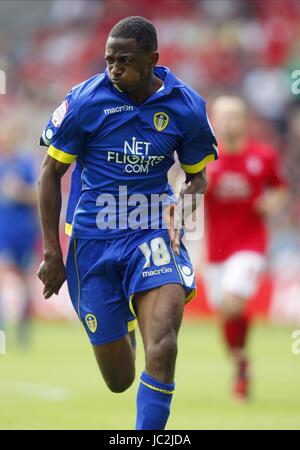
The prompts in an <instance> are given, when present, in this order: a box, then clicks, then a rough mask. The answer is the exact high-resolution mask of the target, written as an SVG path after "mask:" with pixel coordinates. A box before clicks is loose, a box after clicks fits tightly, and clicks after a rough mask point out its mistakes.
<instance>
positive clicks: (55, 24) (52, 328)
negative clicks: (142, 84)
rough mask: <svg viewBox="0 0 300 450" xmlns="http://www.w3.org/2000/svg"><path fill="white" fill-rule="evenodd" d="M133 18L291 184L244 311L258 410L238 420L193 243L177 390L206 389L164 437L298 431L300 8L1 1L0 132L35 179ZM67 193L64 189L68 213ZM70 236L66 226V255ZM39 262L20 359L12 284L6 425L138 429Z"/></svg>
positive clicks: (223, 1)
mask: <svg viewBox="0 0 300 450" xmlns="http://www.w3.org/2000/svg"><path fill="white" fill-rule="evenodd" d="M128 15H143V16H146V17H147V18H149V19H151V20H153V21H154V23H155V25H156V27H157V31H158V36H159V49H160V55H161V56H160V63H161V64H164V65H167V66H169V67H170V68H171V69H172V70H173V71H174V72H175V73H176V75H177V76H179V77H180V78H182V79H184V80H185V81H186V82H188V83H190V84H191V85H192V86H193V87H194V88H195V89H197V90H198V91H199V92H200V93H201V95H203V96H204V97H205V98H206V99H207V101H208V105H209V104H210V102H211V101H212V100H213V99H214V98H215V97H216V96H218V95H220V94H227V93H233V94H241V95H243V96H244V97H245V98H246V99H247V101H248V102H249V104H250V106H251V120H250V121H249V130H250V133H251V135H252V136H255V137H257V138H260V139H263V140H266V141H268V142H269V143H272V144H273V145H274V146H276V148H278V151H279V152H280V158H281V164H282V171H283V173H284V174H285V176H286V178H287V179H288V182H289V198H288V201H287V202H286V204H285V207H284V208H283V210H282V211H281V212H280V213H279V214H278V215H277V216H276V217H272V218H271V219H270V220H269V228H270V233H271V244H270V249H269V256H268V273H267V274H266V275H265V277H264V279H263V280H262V283H261V286H260V289H259V292H258V293H257V295H256V296H255V298H253V299H252V301H251V302H250V304H249V310H250V312H251V313H252V314H254V315H255V316H256V317H257V326H256V328H255V329H254V331H253V336H252V347H251V348H252V353H253V357H254V360H255V361H256V363H255V372H256V373H255V378H257V380H256V384H255V395H254V400H253V402H252V403H251V405H248V408H247V407H246V406H245V407H244V406H243V407H241V409H236V408H235V407H234V406H233V405H232V404H231V403H230V399H229V396H228V393H227V390H228V386H227V385H228V383H229V368H228V366H227V364H226V356H225V353H224V351H223V349H222V348H221V342H220V340H219V337H218V332H217V329H216V326H215V321H214V318H213V317H211V315H212V314H211V311H210V310H209V307H208V305H207V302H206V300H205V290H204V288H203V286H202V282H201V271H202V269H203V267H204V265H205V259H204V256H203V245H202V241H196V243H195V242H194V241H193V242H192V245H191V246H190V250H191V253H192V258H193V261H194V265H195V268H196V271H197V277H198V296H197V299H196V300H194V301H193V302H192V303H191V304H190V305H189V306H188V307H187V308H186V320H185V324H184V326H183V330H182V340H181V341H180V343H181V346H180V357H179V361H178V373H177V382H178V383H179V384H180V380H184V379H186V378H187V376H189V377H191V380H192V381H191V384H193V380H194V381H195V380H202V381H201V386H200V387H199V392H198V394H197V395H196V394H195V391H194V390H192V388H191V387H189V390H188V389H187V388H186V391H185V390H184V389H185V388H184V383H183V382H182V385H181V387H180V389H178V396H177V397H176V401H175V406H174V408H175V411H176V413H174V416H173V417H172V420H171V422H170V424H169V427H170V428H268V427H270V428H300V413H299V401H300V395H299V387H300V385H299V364H300V359H299V358H300V355H298V356H297V355H295V354H293V353H292V350H291V346H292V339H291V333H292V331H293V330H295V329H297V328H300V327H299V324H300V301H299V300H300V235H299V225H300V201H299V191H300V189H299V188H300V181H299V180H300V95H299V93H298V95H297V89H296V90H295V89H292V86H293V83H294V85H295V80H294V79H293V78H292V75H293V73H294V71H295V70H299V69H300V25H299V24H300V2H299V1H297V0H295V1H292V0H286V1H284V0H281V1H280V0H268V1H263V0H201V1H200V0H199V1H184V0H172V1H163V0H136V1H135V0H131V1H127V2H123V1H118V0H102V1H100V0H99V1H97V0H66V1H59V0H53V1H48V0H44V1H42V2H37V1H28V0H22V1H15V0H11V1H3V0H2V1H1V2H0V70H1V71H2V72H4V73H5V75H6V94H5V95H0V118H1V123H2V124H0V127H1V126H2V127H5V124H7V123H10V126H12V127H13V128H14V130H15V136H16V141H17V144H16V145H17V146H18V149H20V151H22V152H27V153H32V157H33V161H34V162H35V165H36V167H37V170H38V167H39V166H40V164H41V161H42V159H43V156H44V150H43V149H42V148H39V147H38V146H37V141H38V139H39V135H40V133H41V131H42V130H43V127H44V125H45V124H46V123H47V121H48V118H49V115H50V114H51V112H52V111H53V110H54V109H55V108H56V106H57V105H58V104H59V103H60V101H61V100H62V99H63V97H64V96H65V94H66V93H67V91H68V90H69V88H70V87H71V86H72V85H75V84H77V83H79V82H80V81H82V80H84V79H86V78H88V77H90V76H92V75H93V74H94V73H97V72H101V71H102V70H103V68H104V59H103V50H104V45H105V40H106V36H107V33H108V32H109V30H110V29H111V27H112V26H113V24H114V23H115V22H116V21H117V20H119V19H121V18H123V17H125V16H128ZM298 88H299V84H298ZM298 90H299V89H298ZM179 179H180V175H179V172H178V169H177V168H175V169H174V171H173V173H172V180H173V182H174V183H175V184H176V185H179V184H180V183H179ZM68 188H69V181H68V178H66V179H65V180H64V184H63V192H64V205H63V208H65V203H66V198H67V194H68ZM63 217H64V211H63V213H62V219H63ZM12 226H13V225H12ZM63 228H64V223H63V220H62V233H61V239H62V244H63V247H64V249H66V246H67V238H66V236H65V235H64V233H63ZM40 259H41V246H40V245H39V246H38V247H37V250H36V262H35V264H34V266H33V269H32V280H31V291H32V300H33V304H32V315H33V317H34V326H33V341H32V344H31V346H30V347H29V348H28V349H26V350H25V349H23V350H21V349H20V348H18V347H17V346H16V343H15V341H14V327H15V323H16V320H17V317H18V309H19V297H20V290H21V289H22V288H21V286H20V285H19V283H18V279H17V278H16V276H15V274H14V273H13V272H10V273H7V274H5V283H4V286H3V296H2V302H3V304H4V311H5V316H6V319H7V321H8V323H9V324H10V327H9V329H8V332H7V354H6V355H0V365H1V371H0V392H1V397H2V402H3V404H2V407H1V410H0V428H39V427H40V428H65V427H66V428H81V427H82V428H93V427H95V428H129V427H132V424H133V412H134V388H133V389H132V390H131V392H130V393H126V394H124V395H122V396H121V397H120V398H119V397H118V398H117V397H116V396H114V395H112V394H110V393H109V392H107V391H106V390H105V388H104V384H103V382H102V381H100V383H99V380H98V374H97V370H96V367H95V364H94V361H93V359H92V355H90V351H89V346H88V343H87V342H86V338H85V336H84V332H83V331H82V330H80V329H79V328H80V327H79V325H78V323H77V322H74V320H73V319H74V314H73V311H72V309H71V307H70V303H69V300H68V295H67V291H66V287H65V286H64V288H63V289H62V290H61V293H60V295H59V297H58V298H55V299H51V300H50V301H48V302H45V301H43V300H42V289H41V284H40V282H39V280H37V277H36V276H35V272H36V270H37V266H38V262H39V260H40ZM139 347H140V351H139V359H138V365H139V367H141V366H142V351H141V345H139ZM76 373H77V375H78V376H77V377H76ZM73 374H75V375H74V376H73ZM87 380H88V382H87ZM178 380H179V381H178ZM180 391H181V392H180ZM28 408H30V409H29V411H30V413H29V414H28ZM129 411H130V413H129Z"/></svg>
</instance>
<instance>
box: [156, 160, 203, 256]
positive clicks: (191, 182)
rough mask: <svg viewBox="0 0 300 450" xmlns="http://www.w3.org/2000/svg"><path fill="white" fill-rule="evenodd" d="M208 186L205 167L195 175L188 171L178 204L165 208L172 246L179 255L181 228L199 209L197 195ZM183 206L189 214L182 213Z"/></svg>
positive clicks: (165, 218) (165, 217)
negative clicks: (188, 201)
mask: <svg viewBox="0 0 300 450" xmlns="http://www.w3.org/2000/svg"><path fill="white" fill-rule="evenodd" d="M206 186H207V178H206V169H205V168H204V169H203V170H201V172H198V173H196V174H195V175H191V174H188V173H186V181H185V183H183V185H182V187H181V190H180V194H179V200H178V202H177V204H176V205H169V206H168V207H167V208H166V209H165V212H164V220H165V222H166V224H167V225H168V230H169V235H170V239H171V242H172V247H173V250H174V252H175V253H176V254H177V255H179V248H180V232H181V229H182V227H183V226H184V222H185V221H186V220H187V219H188V217H189V216H190V215H192V214H193V212H194V211H195V210H196V209H197V206H198V204H197V195H198V194H204V193H205V190H206ZM187 194H189V197H186V198H185V201H184V196H185V195H187ZM187 198H188V199H189V200H190V201H191V204H190V205H187V204H186V199H187ZM183 206H184V207H185V211H188V212H189V214H184V213H182V208H183Z"/></svg>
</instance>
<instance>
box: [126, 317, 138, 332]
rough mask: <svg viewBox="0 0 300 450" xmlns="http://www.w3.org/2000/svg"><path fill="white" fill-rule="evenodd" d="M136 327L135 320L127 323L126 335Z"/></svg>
mask: <svg viewBox="0 0 300 450" xmlns="http://www.w3.org/2000/svg"><path fill="white" fill-rule="evenodd" d="M136 326H137V321H136V319H133V320H130V321H129V322H128V325H127V329H128V333H130V332H131V331H133V330H135V329H136Z"/></svg>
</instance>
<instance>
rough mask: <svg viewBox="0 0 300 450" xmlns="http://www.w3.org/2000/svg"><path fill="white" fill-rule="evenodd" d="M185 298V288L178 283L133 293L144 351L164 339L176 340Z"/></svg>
mask: <svg viewBox="0 0 300 450" xmlns="http://www.w3.org/2000/svg"><path fill="white" fill-rule="evenodd" d="M185 298H186V292H185V289H184V287H183V286H181V285H180V284H166V285H163V286H159V287H156V288H154V289H150V290H148V291H145V292H139V293H137V294H135V296H134V299H133V304H134V307H135V311H136V313H137V319H138V323H139V328H140V331H141V335H142V339H143V343H144V346H145V349H146V351H147V348H148V347H149V346H153V345H156V344H159V343H161V342H162V341H163V340H164V339H166V340H169V339H171V340H172V339H174V340H175V341H176V338H177V334H178V331H179V328H180V325H181V321H182V316H183V310H184V304H185Z"/></svg>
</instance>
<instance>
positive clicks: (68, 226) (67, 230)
mask: <svg viewBox="0 0 300 450" xmlns="http://www.w3.org/2000/svg"><path fill="white" fill-rule="evenodd" d="M72 228H73V226H72V224H71V223H67V222H66V224H65V233H66V234H67V235H68V236H72Z"/></svg>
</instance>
